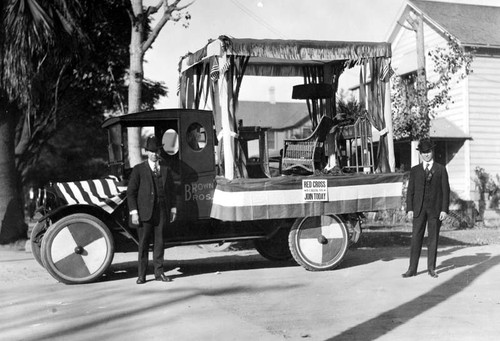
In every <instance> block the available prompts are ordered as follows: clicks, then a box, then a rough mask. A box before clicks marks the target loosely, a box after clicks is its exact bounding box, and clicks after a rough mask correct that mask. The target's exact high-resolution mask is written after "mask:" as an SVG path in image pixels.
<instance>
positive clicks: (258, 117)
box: [238, 101, 309, 130]
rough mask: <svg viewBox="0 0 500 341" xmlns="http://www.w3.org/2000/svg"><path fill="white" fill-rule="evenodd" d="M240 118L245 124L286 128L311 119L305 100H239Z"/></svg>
mask: <svg viewBox="0 0 500 341" xmlns="http://www.w3.org/2000/svg"><path fill="white" fill-rule="evenodd" d="M238 118H240V119H242V120H243V125H244V126H260V127H272V128H273V130H286V129H291V128H295V127H298V126H301V125H302V124H304V123H305V122H306V121H307V120H309V114H308V110H307V105H306V103H305V101H301V102H299V101H298V102H297V103H292V102H277V103H274V104H272V103H269V102H254V101H239V102H238Z"/></svg>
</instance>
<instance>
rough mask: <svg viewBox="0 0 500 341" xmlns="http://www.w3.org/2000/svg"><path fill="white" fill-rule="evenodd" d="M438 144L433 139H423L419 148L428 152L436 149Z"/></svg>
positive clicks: (423, 151)
mask: <svg viewBox="0 0 500 341" xmlns="http://www.w3.org/2000/svg"><path fill="white" fill-rule="evenodd" d="M435 146H436V145H435V144H434V143H433V142H432V141H431V139H422V140H420V142H419V143H418V147H417V150H418V151H419V152H421V153H428V152H430V151H431V150H433V149H434V147H435Z"/></svg>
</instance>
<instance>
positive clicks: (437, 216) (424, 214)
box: [402, 139, 450, 278]
mask: <svg viewBox="0 0 500 341" xmlns="http://www.w3.org/2000/svg"><path fill="white" fill-rule="evenodd" d="M417 150H418V151H419V152H420V157H421V159H422V163H421V164H419V165H417V166H414V167H413V168H412V169H411V171H410V180H409V182H408V191H407V195H406V211H407V212H408V219H410V220H412V221H413V228H412V236H411V250H410V266H409V268H408V271H406V272H405V273H404V274H403V275H402V276H403V277H404V278H407V277H412V276H415V275H416V274H417V268H418V260H419V258H420V251H421V249H422V242H423V239H424V232H425V227H426V225H427V234H428V241H427V273H428V274H429V276H431V277H434V278H437V277H438V275H437V274H436V255H437V247H438V239H439V229H440V227H441V222H442V221H443V220H444V219H445V218H446V216H447V214H448V206H449V204H450V184H449V182H448V173H447V171H446V168H445V167H444V166H443V165H441V164H439V163H437V162H434V144H433V143H432V141H431V140H430V139H422V140H420V142H419V144H418V147H417Z"/></svg>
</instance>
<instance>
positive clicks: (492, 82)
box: [469, 56, 500, 197]
mask: <svg viewBox="0 0 500 341" xmlns="http://www.w3.org/2000/svg"><path fill="white" fill-rule="evenodd" d="M472 69H473V73H472V74H471V75H470V76H469V103H470V106H469V111H470V119H469V120H470V135H471V136H472V141H471V142H470V166H471V171H472V173H471V174H472V176H473V177H475V175H474V169H475V168H476V167H481V168H484V170H485V171H486V172H487V173H489V174H490V176H493V177H494V178H496V175H497V174H500V139H499V133H500V56H488V57H482V56H477V57H475V58H474V61H473V64H472ZM473 180H474V179H471V180H470V181H471V189H472V190H474V189H475V187H474V183H473ZM475 196H476V197H477V193H475Z"/></svg>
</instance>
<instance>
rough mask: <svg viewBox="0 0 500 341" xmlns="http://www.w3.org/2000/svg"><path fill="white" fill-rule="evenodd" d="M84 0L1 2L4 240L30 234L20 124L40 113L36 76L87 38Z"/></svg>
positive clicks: (0, 218)
mask: <svg viewBox="0 0 500 341" xmlns="http://www.w3.org/2000/svg"><path fill="white" fill-rule="evenodd" d="M80 10H81V7H80V2H79V1H73V2H71V3H67V2H66V1H64V0H54V1H48V0H38V1H37V0H6V1H2V2H1V4H0V56H1V60H0V222H1V225H0V243H8V242H10V241H14V240H17V239H20V238H25V237H26V235H25V231H26V226H25V225H24V221H23V220H24V219H23V210H22V204H21V202H22V201H21V198H20V194H19V193H20V187H19V181H18V177H17V174H16V169H15V137H16V134H15V132H16V129H15V127H16V123H17V120H18V119H20V118H21V117H22V113H23V112H27V115H26V116H25V117H26V121H28V120H29V118H30V117H32V116H31V115H33V113H34V108H33V105H32V104H33V92H32V89H33V86H34V82H33V79H34V76H35V75H36V74H37V72H38V70H39V69H40V68H43V66H44V61H45V60H46V58H47V57H48V56H49V55H50V56H51V57H54V58H57V60H60V61H63V60H64V59H65V58H69V57H70V56H71V53H68V51H72V49H71V48H70V49H69V50H63V49H58V48H57V47H58V45H57V43H60V42H65V43H66V46H70V47H71V44H72V43H74V42H76V41H77V39H79V38H82V36H81V34H80V32H79V30H78V22H77V20H76V19H75V18H77V17H78V14H79V13H80Z"/></svg>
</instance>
